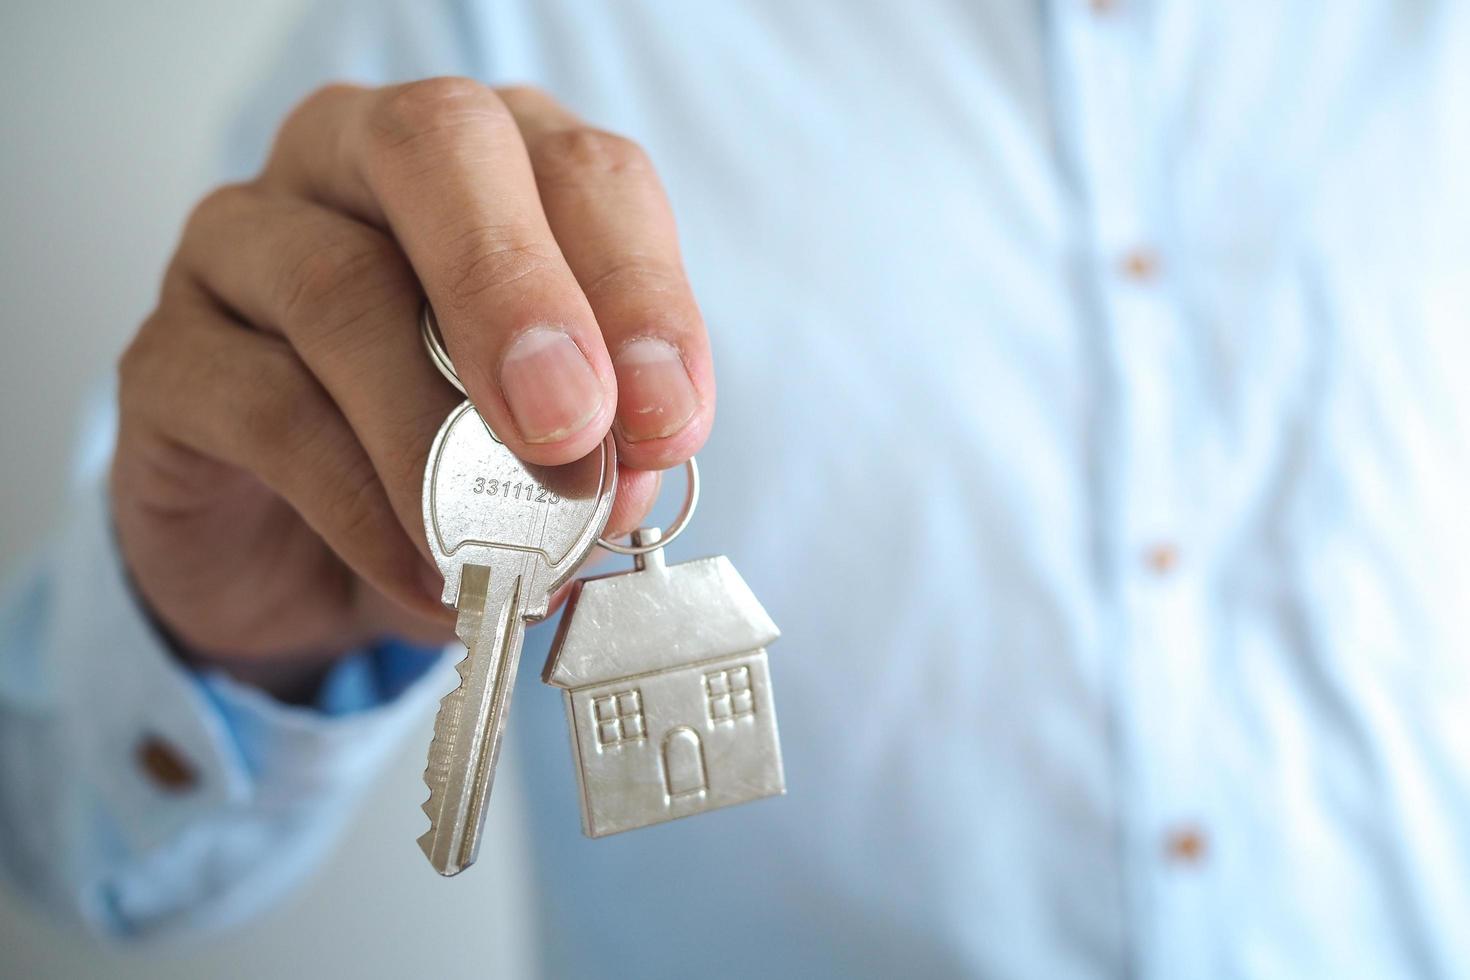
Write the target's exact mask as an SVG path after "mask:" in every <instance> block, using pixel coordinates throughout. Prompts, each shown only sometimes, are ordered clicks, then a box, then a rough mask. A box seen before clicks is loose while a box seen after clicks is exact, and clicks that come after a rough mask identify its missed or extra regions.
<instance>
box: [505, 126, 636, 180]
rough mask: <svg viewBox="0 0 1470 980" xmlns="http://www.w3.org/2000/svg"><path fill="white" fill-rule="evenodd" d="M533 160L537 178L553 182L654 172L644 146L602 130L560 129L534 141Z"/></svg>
mask: <svg viewBox="0 0 1470 980" xmlns="http://www.w3.org/2000/svg"><path fill="white" fill-rule="evenodd" d="M532 159H533V162H534V164H535V167H536V173H537V176H538V178H544V179H549V180H550V181H552V182H563V181H582V180H586V179H588V178H589V177H592V176H610V177H621V176H628V175H640V174H647V173H651V172H652V170H653V167H652V164H651V163H650V162H649V159H648V154H647V153H645V152H644V151H643V147H641V146H639V145H638V144H637V143H635V142H633V141H632V140H630V139H628V138H627V137H626V136H619V135H618V134H616V133H609V132H607V131H606V130H602V129H590V128H578V129H563V130H558V131H557V132H555V133H550V134H548V135H547V136H545V137H543V138H542V139H541V140H539V141H537V145H536V147H535V149H534V151H533V153H532Z"/></svg>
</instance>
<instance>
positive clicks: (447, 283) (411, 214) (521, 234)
mask: <svg viewBox="0 0 1470 980" xmlns="http://www.w3.org/2000/svg"><path fill="white" fill-rule="evenodd" d="M263 179H264V180H265V181H267V182H268V183H272V184H275V185H277V186H281V187H285V188H289V189H291V190H293V191H295V192H299V193H303V194H305V195H308V196H310V197H312V198H313V199H314V200H317V201H319V202H321V203H324V204H326V205H328V206H331V207H334V208H339V209H343V210H347V211H348V212H350V213H352V214H354V215H357V216H358V217H360V218H362V219H364V220H366V221H369V222H372V223H378V224H380V225H381V226H383V227H385V228H387V229H389V230H391V231H392V234H393V236H394V238H396V239H397V241H398V242H399V244H400V245H401V246H402V248H403V250H404V253H405V254H406V255H407V256H408V259H409V262H410V263H411V264H412V266H413V268H414V271H415V273H416V274H417V277H418V280H419V282H421V283H422V284H423V287H424V289H425V291H426V292H427V293H428V296H429V299H430V301H431V302H432V303H433V305H434V310H435V313H436V314H437V316H438V319H439V324H440V327H441V328H442V330H443V332H444V340H445V344H446V346H447V347H448V349H449V353H450V356H451V357H452V358H453V360H454V364H455V368H456V370H457V371H458V373H459V376H460V379H461V380H462V381H463V382H464V385H465V387H466V388H467V389H468V391H469V395H470V398H471V399H472V400H473V401H474V403H475V406H476V407H477V408H478V409H479V410H480V412H481V414H482V415H484V416H485V418H486V419H487V420H488V421H489V422H490V424H491V426H492V427H493V428H495V430H496V431H497V432H498V433H499V434H501V435H502V436H503V437H504V438H505V439H506V443H507V445H509V446H510V447H511V449H512V450H514V451H515V452H516V454H517V455H519V456H521V457H522V458H524V459H527V460H529V461H531V462H535V463H542V464H555V463H566V462H571V461H572V460H575V459H579V458H581V457H582V456H584V455H586V454H587V453H589V452H591V451H592V450H593V449H594V448H596V446H597V444H598V442H599V441H600V440H601V439H602V437H603V436H604V435H605V434H606V432H607V430H608V427H609V426H610V425H611V424H612V418H613V412H614V407H615V404H616V400H617V394H616V381H615V379H614V374H613V369H612V364H611V362H610V361H609V359H608V354H607V349H606V347H605V346H604V345H603V342H602V335H601V333H600V332H599V330H598V328H597V321H596V319H595V317H594V316H593V314H592V310H591V308H590V306H589V305H588V303H587V299H586V297H585V296H584V295H583V294H582V290H581V288H580V287H579V286H578V284H577V280H576V277H575V276H574V275H573V274H572V271H571V269H570V268H568V266H567V263H566V260H565V258H563V256H562V253H561V250H560V248H559V247H558V245H557V242H556V239H555V237H554V236H553V235H552V233H551V229H550V227H549V226H548V225H547V223H546V216H545V214H544V213H543V212H542V209H541V202H540V200H539V198H538V195H537V193H536V185H535V180H534V178H533V176H532V173H531V166H530V163H529V161H528V160H527V157H526V150H525V146H524V144H523V143H522V142H521V137H520V133H519V131H518V130H517V129H516V124H515V120H514V119H513V118H512V116H511V114H510V112H509V111H508V110H507V109H506V107H505V105H504V104H503V103H502V102H501V100H500V99H499V98H498V97H497V96H496V95H495V93H494V92H492V91H491V90H490V89H489V88H487V87H485V86H483V85H480V84H479V83H476V82H472V81H469V80H466V79H454V78H439V79H429V80H426V81H422V82H414V83H410V84H408V85H400V86H395V87H391V88H387V89H379V90H367V89H352V88H347V87H336V88H331V89H326V90H324V91H323V92H321V93H319V94H318V95H316V96H314V97H313V98H311V99H308V100H307V101H306V102H305V103H303V104H302V106H301V107H300V108H299V109H297V111H296V112H294V113H293V114H292V116H291V117H290V119H288V121H287V122H286V124H285V126H284V127H283V128H282V130H281V134H280V136H279V138H278V140H277V144H276V148H275V151H274V152H273V154H272V160H271V163H270V165H269V166H268V167H267V170H266V173H265V175H264V178H263Z"/></svg>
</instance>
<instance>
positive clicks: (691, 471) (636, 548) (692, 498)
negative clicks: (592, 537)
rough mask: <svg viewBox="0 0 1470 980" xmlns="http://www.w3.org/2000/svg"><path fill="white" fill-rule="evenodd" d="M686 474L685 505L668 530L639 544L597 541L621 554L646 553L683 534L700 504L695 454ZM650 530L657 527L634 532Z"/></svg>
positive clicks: (645, 532) (685, 465) (647, 531)
mask: <svg viewBox="0 0 1470 980" xmlns="http://www.w3.org/2000/svg"><path fill="white" fill-rule="evenodd" d="M684 474H685V480H686V482H685V485H684V486H685V490H684V506H683V507H681V508H680V509H679V516H678V517H675V518H674V523H673V524H670V525H669V529H668V530H667V531H659V532H657V536H655V537H652V538H650V539H649V540H650V541H651V542H652V543H650V544H639V543H638V542H637V541H636V540H635V541H634V542H633V543H632V544H618V543H617V542H615V541H609V540H608V539H607V538H598V539H597V543H598V544H600V545H601V546H602V547H604V548H606V549H607V550H608V551H615V552H617V553H618V554H620V555H635V556H636V555H646V554H648V553H649V552H652V551H657V550H658V549H660V548H662V547H663V546H664V545H666V544H668V543H669V542H671V541H673V540H674V539H675V538H677V537H678V536H679V535H681V534H683V533H684V529H685V528H686V527H688V526H689V520H690V518H692V517H693V516H694V509H695V508H696V507H698V506H699V464H698V463H696V462H694V457H693V456H690V457H689V459H688V460H686V461H685V463H684ZM650 530H655V529H650V528H644V529H643V530H642V531H641V532H637V531H635V532H634V534H635V535H636V534H638V533H642V534H644V535H647V534H648V533H649V531H650Z"/></svg>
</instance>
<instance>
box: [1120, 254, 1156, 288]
mask: <svg viewBox="0 0 1470 980" xmlns="http://www.w3.org/2000/svg"><path fill="white" fill-rule="evenodd" d="M1118 266H1119V269H1120V271H1121V272H1122V273H1123V275H1124V277H1125V278H1128V279H1131V280H1132V281H1134V282H1136V283H1149V282H1153V281H1154V280H1155V279H1157V278H1158V277H1159V253H1157V252H1155V251H1154V250H1153V249H1151V248H1147V247H1145V246H1140V247H1138V248H1135V249H1132V250H1130V251H1128V252H1127V253H1125V254H1124V255H1123V258H1122V259H1121V260H1119V263H1118Z"/></svg>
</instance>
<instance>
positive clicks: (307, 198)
mask: <svg viewBox="0 0 1470 980" xmlns="http://www.w3.org/2000/svg"><path fill="white" fill-rule="evenodd" d="M425 294H427V296H428V298H429V300H430V301H431V302H432V303H433V306H434V310H435V313H436V314H437V316H438V319H439V324H440V328H441V330H442V332H443V334H444V340H445V344H446V346H447V347H448V349H449V353H450V356H451V357H452V358H453V359H454V363H455V367H456V369H457V370H458V373H459V375H460V378H461V379H462V380H463V382H464V384H465V386H466V388H468V390H469V395H470V398H471V399H472V400H473V401H474V403H475V406H476V407H477V408H478V409H479V410H480V412H481V413H482V414H483V415H484V416H485V418H486V419H487V420H488V421H489V423H490V425H491V426H492V427H493V428H494V429H495V431H496V432H497V433H498V434H500V435H501V436H502V437H503V438H504V439H505V441H506V443H507V444H508V445H509V446H510V447H511V448H512V449H513V450H514V451H515V452H516V453H517V454H518V455H519V456H521V457H522V458H523V459H526V460H528V461H530V462H533V463H541V464H557V463H566V462H570V461H572V460H575V459H578V458H580V457H581V456H583V455H585V454H586V453H588V452H590V451H592V449H593V448H595V447H596V446H597V444H598V443H599V442H600V441H601V440H602V438H603V437H604V435H605V434H606V433H607V431H608V429H609V427H611V428H612V429H613V431H614V433H615V435H616V438H617V442H618V452H619V462H620V465H621V468H620V475H619V481H618V494H617V504H616V506H615V507H614V511H613V517H612V521H611V522H610V524H609V528H610V532H616V531H619V530H627V529H629V528H631V527H632V526H633V525H634V524H636V522H637V520H638V519H639V518H640V517H641V516H642V515H643V514H644V513H645V512H646V511H647V509H648V507H649V506H650V505H651V503H652V498H653V495H654V494H655V493H656V492H657V486H658V480H657V473H656V472H655V471H657V470H660V469H665V468H668V467H671V466H675V465H678V464H679V463H681V462H683V461H684V460H685V459H687V458H688V457H689V456H690V455H691V454H693V453H694V452H695V451H696V450H697V449H698V448H699V447H700V445H701V444H702V443H703V442H704V439H705V437H706V435H707V434H708V432H709V427H710V422H711V419H712V418H713V415H714V404H715V385H714V375H713V370H712V368H711V365H710V356H709V346H708V341H707V338H706V336H705V332H704V326H703V323H702V321H701V319H700V315H699V311H698V309H697V308H696V306H695V303H694V299H693V295H692V293H691V291H690V288H689V284H688V282H687V280H686V278H685V275H684V271H683V267H682V263H681V260H680V255H679V248H678V243H677V240H676V237H675V231H674V221H673V215H672V214H671V212H670V209H669V205H668V202H667V200H666V198H665V196H664V193H663V191H662V189H661V187H660V185H659V182H658V178H657V176H656V175H655V173H654V171H653V169H652V167H651V166H650V164H649V162H648V160H647V158H646V157H645V155H644V154H643V152H642V151H641V150H640V149H639V148H638V147H637V146H636V145H634V144H633V143H630V142H629V141H627V140H626V139H623V138H621V137H618V136H614V135H611V134H609V133H605V132H600V131H598V130H595V129H590V128H588V127H586V126H585V125H584V124H582V123H581V122H580V121H579V120H578V119H577V118H576V117H574V116H573V115H572V114H571V113H569V112H568V111H567V110H566V109H564V108H562V107H561V106H559V105H557V104H556V103H555V102H554V101H553V100H551V99H550V98H549V97H548V96H546V95H545V94H543V93H541V92H538V91H535V90H531V89H523V88H514V89H499V90H492V89H490V88H487V87H485V86H483V85H480V84H478V83H476V82H472V81H468V80H465V79H456V78H439V79H430V80H427V81H420V82H413V83H410V84H407V85H399V86H394V87H390V88H382V89H363V88H356V87H350V86H333V87H329V88H326V89H323V90H321V91H319V92H317V93H316V94H314V95H312V96H311V97H310V98H308V99H307V100H306V101H305V102H304V103H302V104H301V105H300V106H299V107H298V108H297V109H296V110H295V111H294V112H293V113H292V114H291V116H290V117H289V118H288V119H287V120H286V122H285V123H284V125H283V126H282V128H281V130H280V133H279V134H278V136H277V140H276V144H275V148H274V150H273V152H272V155H271V159H270V161H269V162H268V163H267V164H266V167H265V170H264V171H263V172H262V173H261V174H260V175H259V176H258V177H256V178H255V179H254V180H252V181H249V182H248V183H244V184H239V185H234V186H229V187H225V188H223V189H221V190H219V191H216V192H215V193H213V194H211V195H210V196H209V197H207V198H206V199H205V200H204V201H203V202H202V203H201V204H200V205H199V206H198V208H197V209H196V210H195V212H194V214H193V215H192V217H191V218H190V220H189V222H188V225H187V227H186V228H185V229H184V234H183V240H182V243H181V244H180V246H179V250H178V253H177V254H176V255H175V257H174V259H173V261H172V263H171V265H170V267H169V269H168V270H167V272H166V274H165V276H164V281H163V287H162V291H161V297H160V299H159V303H158V307H157V309H156V310H155V311H154V312H153V313H152V315H151V316H149V317H148V319H147V321H146V322H145V323H144V324H143V326H142V328H141V329H140V330H139V332H138V335H137V337H136V338H135V339H134V340H133V342H132V343H131V345H130V346H129V347H128V349H127V351H126V352H125V353H124V355H123V357H122V361H121V365H120V376H121V377H120V396H119V401H120V429H119V434H118V445H117V454H116V457H115V459H114V462H113V468H112V506H113V514H114V519H115V521H116V526H117V531H118V536H119V538H120V541H121V547H122V553H123V557H124V560H125V562H126V564H127V567H128V569H129V571H130V573H131V575H132V577H133V579H134V582H135V584H136V587H137V588H138V590H139V591H140V592H141V594H142V597H143V598H144V600H145V601H146V602H147V604H148V605H149V606H150V607H151V609H152V611H153V613H154V615H155V616H156V617H157V618H158V619H159V620H160V622H161V625H162V626H163V627H165V628H166V629H167V630H168V631H169V632H170V633H171V634H172V636H173V637H174V638H175V640H176V641H177V642H178V643H179V644H181V645H182V646H183V647H184V648H186V650H187V651H188V652H189V653H190V654H191V655H192V656H195V657H199V658H203V659H207V660H210V661H212V662H215V663H219V664H223V665H225V666H226V667H227V668H228V669H231V670H233V671H234V672H235V673H237V674H238V675H240V676H245V677H249V678H251V679H253V680H255V681H257V682H260V683H265V684H266V685H267V686H268V687H271V688H273V689H275V690H276V691H277V692H278V693H285V692H286V691H287V690H288V689H291V688H295V689H297V690H304V689H305V687H307V686H309V685H310V682H311V679H312V678H313V677H315V676H317V675H318V674H319V673H320V671H321V670H322V669H323V668H324V667H325V665H326V664H328V663H329V662H330V660H331V658H332V657H333V656H335V655H338V654H340V653H342V652H343V651H345V650H348V649H350V648H352V647H354V646H358V645H360V644H362V643H363V642H365V641H368V640H370V639H372V638H374V637H377V636H380V635H384V634H389V635H398V636H402V637H405V638H408V639H412V640H415V641H419V642H443V641H447V640H448V639H450V638H451V637H452V635H453V634H452V630H451V625H452V622H453V620H452V615H451V614H450V613H449V612H448V611H446V610H445V609H444V608H443V606H441V605H440V602H439V595H440V590H441V588H442V585H443V580H442V579H441V578H440V576H439V574H438V572H437V570H436V569H435V567H434V565H433V563H432V561H431V560H430V559H429V558H428V549H427V545H426V542H425V540H424V532H423V523H422V513H421V510H420V494H421V485H422V481H423V468H424V463H425V460H426V457H427V455H428V451H429V447H430V444H431V442H432V441H433V438H434V434H435V432H436V431H437V429H438V427H439V425H440V423H442V422H443V420H444V418H445V416H446V415H447V414H448V413H449V411H450V409H451V408H452V407H453V406H454V405H455V404H456V403H457V402H458V400H459V395H458V393H457V392H455V391H454V390H453V389H452V388H451V387H450V386H449V385H448V384H446V383H445V381H444V380H443V379H442V378H441V377H440V376H439V374H438V373H437V372H436V371H435V369H434V368H433V366H432V365H431V364H430V362H429V359H428V357H427V356H426V355H425V353H424V351H423V349H422V347H421V344H420V340H419V334H418V325H417V324H418V319H417V318H418V314H419V307H420V304H421V303H422V302H423V297H424V295H425Z"/></svg>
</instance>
